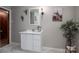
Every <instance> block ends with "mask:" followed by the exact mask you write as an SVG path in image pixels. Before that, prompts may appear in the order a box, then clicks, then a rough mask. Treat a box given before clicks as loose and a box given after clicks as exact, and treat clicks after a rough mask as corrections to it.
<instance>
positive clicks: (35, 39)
mask: <svg viewBox="0 0 79 59" xmlns="http://www.w3.org/2000/svg"><path fill="white" fill-rule="evenodd" d="M33 49H34V50H35V51H40V50H41V37H40V35H33Z"/></svg>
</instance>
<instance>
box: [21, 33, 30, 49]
mask: <svg viewBox="0 0 79 59" xmlns="http://www.w3.org/2000/svg"><path fill="white" fill-rule="evenodd" d="M21 48H22V49H27V50H32V35H31V34H21Z"/></svg>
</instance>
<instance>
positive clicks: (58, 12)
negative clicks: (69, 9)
mask: <svg viewBox="0 0 79 59" xmlns="http://www.w3.org/2000/svg"><path fill="white" fill-rule="evenodd" d="M62 16H63V15H62V8H59V9H54V11H53V17H52V21H62Z"/></svg>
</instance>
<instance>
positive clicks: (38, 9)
mask: <svg viewBox="0 0 79 59" xmlns="http://www.w3.org/2000/svg"><path fill="white" fill-rule="evenodd" d="M33 9H38V10H39V24H31V23H30V21H31V19H30V11H31V10H33ZM40 22H41V10H40V8H30V9H29V24H30V25H41V23H40Z"/></svg>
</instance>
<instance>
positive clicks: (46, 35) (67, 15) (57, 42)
mask: <svg viewBox="0 0 79 59" xmlns="http://www.w3.org/2000/svg"><path fill="white" fill-rule="evenodd" d="M30 8H35V7H27V6H25V7H23V6H21V7H11V9H12V41H13V42H20V35H19V32H20V31H24V30H27V29H29V28H33V27H34V26H31V25H29V15H28V14H29V13H28V14H27V15H25V13H24V10H25V9H28V10H29V9H30ZM42 8H43V9H44V12H45V13H44V15H43V18H42V29H43V35H42V40H43V41H42V42H43V46H47V47H53V48H62V49H63V48H64V46H65V38H63V36H62V31H61V30H60V29H59V28H60V26H61V24H62V23H63V22H65V21H67V20H70V19H72V18H75V15H74V12H75V7H70V6H68V7H66V6H61V7H55V6H51V7H48V6H45V7H42ZM57 8H62V11H63V20H62V22H52V15H53V10H54V9H57ZM21 16H24V21H23V22H22V21H21Z"/></svg>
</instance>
